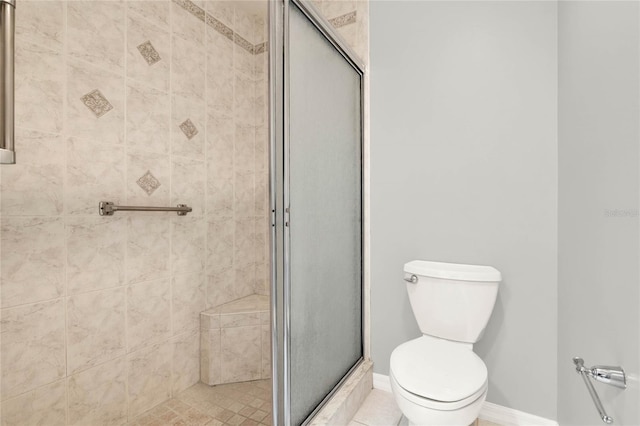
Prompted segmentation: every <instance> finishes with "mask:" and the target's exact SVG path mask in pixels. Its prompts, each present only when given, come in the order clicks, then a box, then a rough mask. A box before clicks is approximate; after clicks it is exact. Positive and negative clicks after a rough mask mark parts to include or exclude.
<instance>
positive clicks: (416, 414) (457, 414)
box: [390, 374, 487, 426]
mask: <svg viewBox="0 0 640 426" xmlns="http://www.w3.org/2000/svg"><path fill="white" fill-rule="evenodd" d="M390 379H391V390H392V392H393V396H394V398H395V400H396V404H398V408H400V411H402V414H404V416H405V417H406V418H407V420H408V421H409V426H469V425H471V424H472V423H473V422H474V421H475V420H476V419H477V418H478V414H480V410H481V409H482V405H483V404H484V401H485V399H486V398H487V390H486V389H485V391H484V392H483V393H482V394H481V395H480V396H479V397H478V398H477V399H476V400H474V401H472V402H470V403H469V404H468V405H465V406H464V407H461V408H457V409H454V410H439V409H434V408H430V407H426V406H424V405H419V404H416V403H415V402H413V401H409V400H408V399H407V398H405V397H404V396H403V395H402V394H403V393H404V392H406V391H404V389H402V388H400V386H399V385H398V383H397V382H396V381H395V379H394V377H393V375H392V374H390ZM425 402H426V400H425ZM437 404H438V405H440V404H442V403H437Z"/></svg>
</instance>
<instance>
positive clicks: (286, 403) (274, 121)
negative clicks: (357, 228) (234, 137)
mask: <svg viewBox="0 0 640 426" xmlns="http://www.w3.org/2000/svg"><path fill="white" fill-rule="evenodd" d="M291 7H297V8H298V9H299V10H300V11H301V12H302V13H303V14H304V15H305V16H306V17H307V19H309V21H310V22H311V23H312V24H313V25H314V26H315V27H316V28H317V29H318V30H319V31H320V32H321V33H322V35H323V36H324V37H325V38H326V40H327V41H329V42H330V43H331V44H332V45H333V47H334V48H335V49H336V51H337V52H338V53H340V54H341V55H342V56H343V57H344V59H345V60H346V61H347V62H348V63H349V64H350V65H351V66H352V67H353V68H354V70H355V71H356V72H357V73H358V74H359V76H360V128H361V132H360V152H361V159H360V173H361V188H360V194H361V200H360V201H361V218H362V221H361V254H362V256H361V280H360V281H361V282H360V285H361V295H362V296H361V304H362V305H363V306H361V308H362V309H361V312H362V317H363V318H362V323H361V324H362V326H361V333H362V345H363V348H362V354H363V356H364V341H365V340H364V338H365V336H364V327H365V318H364V316H365V309H364V279H365V278H364V276H365V268H364V247H365V243H366V242H365V232H364V231H365V230H364V226H365V220H364V185H365V180H364V178H365V176H364V155H365V151H364V111H365V102H364V100H365V80H364V75H365V64H364V62H363V61H362V60H361V59H360V58H359V57H358V55H357V54H356V53H355V52H354V51H353V49H351V47H349V45H348V44H347V43H346V41H345V40H344V39H343V38H342V36H341V35H340V34H338V32H337V31H336V30H335V29H334V28H333V26H332V25H331V24H330V23H329V21H328V20H327V19H326V18H325V17H323V16H322V14H321V13H320V12H319V10H318V9H317V8H316V7H315V6H314V4H313V3H312V2H311V1H310V0H270V1H269V11H268V16H269V23H268V26H269V44H268V46H269V209H270V216H271V219H270V228H271V232H270V238H271V244H270V249H271V342H272V345H271V364H272V375H271V377H272V391H273V424H274V425H279V426H280V425H282V426H291V389H290V368H289V363H290V358H289V355H290V348H291V345H290V338H291V335H290V320H291V317H290V303H291V298H290V296H291V294H290V288H291V287H290V285H291V277H290V255H289V254H290V230H289V227H288V226H285V222H287V221H288V209H287V206H289V195H290V193H289V165H288V160H289V142H290V139H289V80H288V78H289V44H288V40H289V11H290V8H291ZM281 187H282V188H283V189H284V190H283V191H280V190H279V189H280V188H281ZM363 360H364V358H363V357H361V358H360V359H359V360H358V361H357V362H356V363H355V365H354V366H353V367H352V368H351V370H349V371H348V372H347V374H346V375H345V376H344V377H343V378H342V380H341V381H340V382H338V383H337V384H336V386H335V387H334V389H333V390H332V391H331V392H330V393H329V394H328V395H327V396H326V397H325V398H324V399H323V401H322V402H321V403H320V404H319V405H318V407H316V408H315V410H314V411H313V412H312V413H311V414H310V415H309V417H308V418H307V420H306V421H305V423H304V424H307V423H308V422H309V420H310V419H312V418H313V416H314V415H315V414H316V413H317V412H318V411H319V410H320V409H321V408H322V407H323V406H324V405H325V404H326V402H327V401H328V400H329V399H330V398H331V396H332V395H333V394H334V393H335V391H336V390H337V389H338V388H339V387H340V385H341V384H342V383H343V382H344V380H346V378H347V377H349V375H350V374H351V372H352V371H353V370H355V369H356V368H357V367H358V366H359V365H360V364H361V363H362V362H363Z"/></svg>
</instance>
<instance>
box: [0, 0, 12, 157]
mask: <svg viewBox="0 0 640 426" xmlns="http://www.w3.org/2000/svg"><path fill="white" fill-rule="evenodd" d="M15 11H16V1H15V0H0V126H1V128H0V164H15V162H16V155H15V144H14V142H15V135H14V115H15V114H14V109H15V108H14V107H15V99H14V96H15V86H14V75H15V68H14V62H15V56H14V54H15Z"/></svg>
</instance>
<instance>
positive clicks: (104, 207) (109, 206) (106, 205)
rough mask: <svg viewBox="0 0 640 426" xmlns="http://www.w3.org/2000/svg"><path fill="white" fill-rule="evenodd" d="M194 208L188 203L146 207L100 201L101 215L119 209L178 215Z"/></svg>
mask: <svg viewBox="0 0 640 426" xmlns="http://www.w3.org/2000/svg"><path fill="white" fill-rule="evenodd" d="M192 210H193V209H192V208H191V207H189V206H187V205H186V204H178V206H177V207H146V206H116V205H114V204H113V203H112V202H111V201H100V204H99V205H98V213H100V216H113V214H114V213H115V212H117V211H130V212H177V213H178V216H186V215H187V213H190V212H191V211H192Z"/></svg>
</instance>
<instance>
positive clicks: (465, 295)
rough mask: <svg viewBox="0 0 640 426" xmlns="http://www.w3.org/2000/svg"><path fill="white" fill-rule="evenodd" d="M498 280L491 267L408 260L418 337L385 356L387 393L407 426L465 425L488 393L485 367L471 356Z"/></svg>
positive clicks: (493, 300)
mask: <svg viewBox="0 0 640 426" xmlns="http://www.w3.org/2000/svg"><path fill="white" fill-rule="evenodd" d="M500 280H501V275H500V272H499V271H497V270H496V269H494V268H492V267H490V266H475V265H459V264H449V263H440V262H426V261H413V262H409V263H407V264H406V265H405V281H407V291H408V293H409V300H410V302H411V307H412V309H413V312H414V315H415V317H416V320H417V321H418V325H419V326H420V330H421V331H422V333H423V335H422V336H421V337H418V338H417V339H413V340H410V341H408V342H405V343H403V344H401V345H400V346H398V347H397V348H396V349H395V350H394V351H393V353H392V354H391V358H390V373H389V376H390V381H391V390H392V392H393V395H394V397H395V400H396V403H397V404H398V407H399V408H400V410H401V411H402V413H403V414H404V416H405V417H407V419H408V420H409V424H410V425H425V426H432V425H433V426H436V425H438V426H468V425H470V424H471V423H473V421H474V420H475V419H476V418H477V417H478V414H479V413H480V410H481V409H482V404H483V403H484V401H485V399H486V396H487V390H488V379H487V378H488V372H487V367H486V366H485V364H484V362H483V361H482V359H480V357H479V356H478V355H476V354H475V353H474V352H473V343H475V342H476V341H478V340H479V339H480V337H481V336H482V333H483V332H484V328H485V326H486V324H487V322H488V320H489V317H490V315H491V312H492V310H493V306H494V304H495V299H496V295H497V291H498V283H499V282H500Z"/></svg>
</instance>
